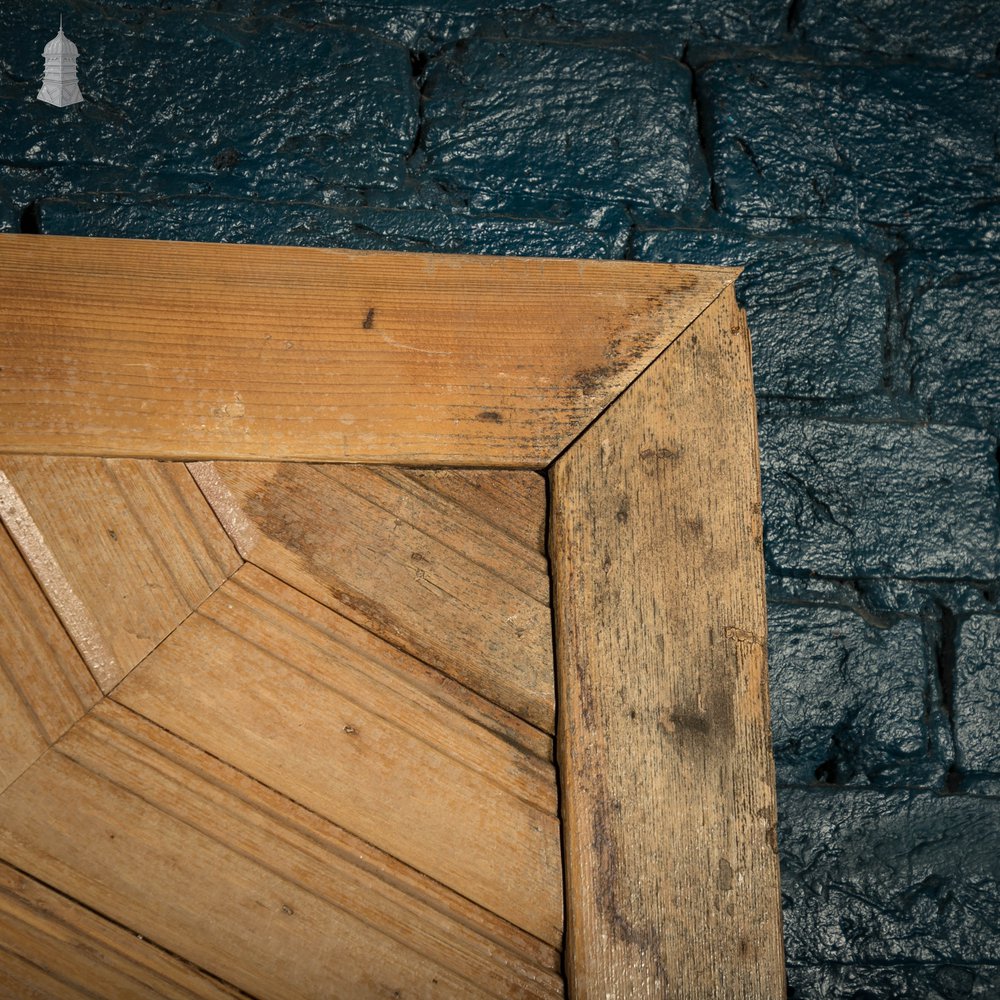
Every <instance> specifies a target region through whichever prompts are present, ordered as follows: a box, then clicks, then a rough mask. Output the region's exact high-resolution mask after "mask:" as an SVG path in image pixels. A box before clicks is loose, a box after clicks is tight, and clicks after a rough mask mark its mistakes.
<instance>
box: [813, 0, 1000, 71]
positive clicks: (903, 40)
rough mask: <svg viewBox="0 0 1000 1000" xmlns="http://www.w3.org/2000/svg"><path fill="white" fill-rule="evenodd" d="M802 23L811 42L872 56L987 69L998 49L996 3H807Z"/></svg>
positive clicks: (962, 0)
mask: <svg viewBox="0 0 1000 1000" xmlns="http://www.w3.org/2000/svg"><path fill="white" fill-rule="evenodd" d="M798 24H799V27H800V29H801V32H802V34H803V36H804V37H805V38H806V39H808V40H809V41H810V42H816V43H818V44H820V45H830V46H834V47H836V48H842V49H846V50H849V51H852V52H859V53H864V54H865V55H866V56H867V57H868V58H871V54H872V53H875V52H878V53H884V54H886V55H889V56H895V57H904V58H906V57H910V58H912V57H924V58H926V59H928V60H932V61H933V60H941V61H947V62H953V63H959V64H963V65H966V66H970V67H977V68H982V69H987V68H990V67H995V66H996V60H997V47H998V46H1000V4H998V3H996V0H907V2H906V4H905V6H902V5H901V4H900V3H899V2H898V0H804V2H803V3H802V5H801V12H800V15H799V19H798Z"/></svg>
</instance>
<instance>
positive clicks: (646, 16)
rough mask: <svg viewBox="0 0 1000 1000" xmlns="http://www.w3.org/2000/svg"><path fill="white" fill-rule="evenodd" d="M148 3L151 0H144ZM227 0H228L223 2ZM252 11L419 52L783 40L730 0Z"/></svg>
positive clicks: (760, 17) (461, 1)
mask: <svg viewBox="0 0 1000 1000" xmlns="http://www.w3.org/2000/svg"><path fill="white" fill-rule="evenodd" d="M147 2H149V3H152V2H155V0H147ZM224 2H225V3H226V4H227V5H228V4H229V3H231V2H234V0H224ZM255 10H257V11H263V12H268V13H275V14H278V15H280V16H282V17H291V18H295V19H301V20H316V21H326V20H334V21H338V22H343V23H348V24H355V25H357V24H362V25H364V26H365V28H367V29H368V30H371V31H375V32H377V33H378V34H380V35H382V36H383V37H386V38H392V39H394V40H397V41H400V42H402V43H403V44H405V45H408V46H410V47H413V48H418V49H423V50H433V49H434V48H439V47H440V46H442V45H448V44H453V43H454V41H455V40H457V39H460V38H469V37H470V36H472V35H477V36H479V37H487V38H511V39H534V40H557V41H570V42H572V43H574V44H581V43H585V44H592V45H593V44H601V43H605V44H608V43H614V44H629V45H630V46H632V47H650V46H653V47H657V48H662V49H664V50H666V51H672V52H674V54H676V55H680V53H681V52H682V50H683V48H684V46H685V45H686V44H687V43H688V42H691V41H697V42H711V43H716V44H718V43H726V42H740V43H748V44H757V45H759V44H762V43H764V42H767V41H773V42H779V41H781V40H782V39H783V38H784V37H785V33H786V32H785V28H786V21H787V4H786V3H784V2H780V0H734V2H730V3H710V4H709V3H706V4H692V3H685V2H682V0H664V2H657V0H632V2H624V3H623V2H620V0H619V2H616V0H594V2H589V0H550V2H548V3H535V4H517V3H492V4H491V3H484V2H476V0H450V2H444V3H437V4H434V5H425V4H420V3H413V2H405V0H403V2H392V0H385V2H383V3H368V2H358V3H351V2H345V3H328V2H324V0H309V2H299V0H292V2H290V0H260V2H258V3H256V4H255Z"/></svg>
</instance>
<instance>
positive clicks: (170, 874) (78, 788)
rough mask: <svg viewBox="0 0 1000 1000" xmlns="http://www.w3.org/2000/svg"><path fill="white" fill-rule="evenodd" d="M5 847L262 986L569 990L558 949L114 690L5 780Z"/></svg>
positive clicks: (510, 993) (45, 875)
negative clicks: (152, 719) (183, 736)
mask: <svg viewBox="0 0 1000 1000" xmlns="http://www.w3.org/2000/svg"><path fill="white" fill-rule="evenodd" d="M0 856H3V857H4V858H6V859H8V860H9V861H10V863H12V864H14V865H16V866H17V867H18V868H19V869H21V870H22V871H24V872H26V873H28V874H30V875H31V876H32V877H34V878H37V879H39V880H41V881H44V882H46V883H47V884H49V885H52V886H54V887H56V888H58V889H59V891H60V892H63V893H66V894H68V895H70V896H72V897H73V898H75V899H77V900H79V901H80V902H81V903H83V904H84V905H85V906H87V907H89V908H91V909H93V910H96V911H98V912H100V913H102V914H104V915H105V916H106V917H108V918H110V919H112V920H114V921H116V922H118V923H121V924H124V925H125V926H127V927H129V928H131V930H133V931H134V932H135V933H137V934H140V935H141V936H142V937H143V938H145V939H147V940H150V941H153V942H156V944H157V945H158V946H160V947H162V948H165V949H167V950H169V951H170V952H172V953H174V954H176V955H178V956H181V957H183V958H185V959H187V960H188V961H190V962H192V963H194V964H195V965H197V966H198V967H200V968H202V969H204V970H206V971H207V972H209V973H211V974H213V975H215V976H217V977H219V978H221V979H223V980H225V981H226V982H229V983H232V984H233V985H235V986H237V987H238V988H240V989H243V990H245V991H247V992H248V993H251V994H253V995H256V996H272V997H282V998H297V997H313V998H318V997H336V998H351V1000H353V998H366V997H372V998H375V997H378V998H388V997H392V996H393V995H394V991H397V992H396V994H395V995H397V996H404V997H407V998H431V997H435V998H440V997H455V998H459V997H462V998H464V997H470V998H481V997H500V998H507V997H516V998H527V997H550V998H551V997H559V996H561V994H562V985H561V981H560V978H559V976H558V974H557V969H558V956H557V955H556V953H555V952H554V950H553V949H551V948H549V947H548V946H546V945H543V944H541V943H540V942H539V941H537V940H536V939H534V938H532V937H530V936H529V935H527V934H524V933H523V932H521V931H518V930H517V929H516V928H514V927H513V926H511V925H510V924H507V923H505V922H504V921H502V920H500V919H499V918H497V917H495V916H492V915H491V914H489V913H487V912H486V911H484V910H482V909H481V908H480V907H477V906H475V905H474V904H472V903H470V902H468V901H467V900H465V899H463V898H462V897H460V896H457V895H456V894H454V893H453V892H450V891H449V890H447V889H445V888H444V887H442V886H441V885H440V884H438V883H436V882H434V881H433V880H432V879H429V878H427V877H426V876H424V875H421V874H419V873H417V872H414V871H413V870H412V869H410V868H407V867H406V866H405V865H403V864H401V863H400V862H398V861H395V860H394V859H392V858H391V857H389V856H388V855H385V854H382V853H381V852H379V851H377V850H375V849H374V848H372V847H370V846H369V845H367V844H365V843H363V842H362V841H359V840H357V839H356V838H354V837H352V836H350V835H348V834H347V833H345V832H344V831H342V830H340V829H339V828H337V827H336V826H334V825H333V824H330V823H327V822H325V821H323V820H321V819H319V818H318V817H316V816H315V815H314V814H312V813H310V812H309V811H308V810H306V809H303V808H302V807H300V806H298V805H296V804H295V803H293V802H291V801H290V800H288V799H286V798H284V797H283V796H280V795H278V794H277V793H275V792H273V791H271V790H269V789H267V788H266V787H264V786H262V785H260V784H258V783H257V782H255V781H253V780H252V779H250V778H249V777H247V776H246V775H243V774H240V773H239V772H238V771H236V770H234V769H233V768H230V767H227V766H226V765H224V764H222V763H220V762H219V761H218V760H215V759H214V758H212V757H211V756H210V755H208V754H205V753H203V752H201V751H199V750H197V749H195V748H193V747H191V746H190V745H189V744H187V743H185V742H184V741H182V740H180V739H178V738H176V737H173V736H170V735H169V734H167V733H165V732H164V731H163V730H162V729H160V728H159V727H157V726H154V725H152V724H151V723H148V722H145V721H144V720H142V719H141V718H140V717H138V716H136V715H135V714H133V713H131V712H129V711H127V710H126V709H124V708H122V707H120V706H118V705H116V704H115V703H114V702H112V701H111V700H105V701H104V702H102V703H101V704H99V705H98V706H96V707H95V708H94V709H93V710H92V712H91V713H90V715H88V716H87V717H85V718H84V719H83V720H82V721H81V722H79V723H77V725H76V726H74V727H73V729H71V730H70V732H69V733H67V735H66V736H64V737H63V739H62V740H61V741H60V742H59V743H58V744H57V745H56V746H55V747H53V748H51V749H50V750H48V751H47V752H46V753H45V754H44V755H43V756H42V757H41V758H40V760H39V761H38V762H37V763H36V764H34V765H33V766H32V767H31V768H30V769H29V770H28V771H26V772H25V773H24V774H22V775H21V777H20V778H19V779H18V780H17V781H15V782H14V784H12V785H11V786H10V788H8V789H7V791H6V792H5V793H4V795H3V796H2V797H0Z"/></svg>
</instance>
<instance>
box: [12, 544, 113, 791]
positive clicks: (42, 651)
mask: <svg viewBox="0 0 1000 1000" xmlns="http://www.w3.org/2000/svg"><path fill="white" fill-rule="evenodd" d="M100 695H101V692H100V691H99V690H98V687H97V684H96V683H95V682H94V679H93V678H92V677H91V675H90V673H89V671H88V670H87V667H86V664H85V663H84V662H83V660H81V659H80V656H79V654H78V653H77V651H76V649H75V648H74V647H73V643H72V642H71V641H70V639H69V636H68V635H67V634H66V632H65V631H64V630H63V628H62V626H61V625H60V624H59V620H58V619H57V618H56V616H55V613H54V612H53V611H52V608H51V607H50V606H49V604H48V602H47V601H46V600H45V595H44V594H43V593H42V591H41V589H40V588H39V586H38V584H37V583H36V582H35V579H34V577H33V576H32V575H31V571H30V570H29V569H28V567H27V566H26V565H25V563H24V560H23V559H22V558H21V554H20V553H19V552H18V551H17V549H16V548H15V546H14V543H13V542H12V541H11V539H10V536H9V535H8V534H7V532H6V531H5V530H4V529H3V528H2V527H0V791H2V790H3V789H4V788H6V787H7V785H8V784H10V782H11V781H13V780H14V778H16V777H17V776H18V775H19V774H20V773H21V771H23V770H24V769H25V768H26V767H27V766H28V765H29V764H31V763H32V762H33V761H34V760H35V758H37V757H38V755H39V754H40V753H41V752H42V751H43V750H44V749H45V748H46V747H47V746H48V745H49V744H50V743H52V742H53V741H54V740H56V739H58V738H59V737H60V736H61V735H62V734H63V733H64V732H65V731H66V730H67V729H68V728H69V727H70V726H71V725H72V724H73V723H74V722H75V721H76V720H77V719H79V718H80V716H82V715H83V713H84V712H85V711H86V710H87V709H88V708H90V706H91V705H93V704H94V703H95V702H96V701H97V699H98V698H99V697H100Z"/></svg>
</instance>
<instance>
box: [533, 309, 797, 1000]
mask: <svg viewBox="0 0 1000 1000" xmlns="http://www.w3.org/2000/svg"><path fill="white" fill-rule="evenodd" d="M748 344H749V334H748V332H747V329H746V326H745V321H744V320H743V318H742V313H741V311H740V310H739V308H738V306H737V305H736V301H735V297H734V296H733V293H732V290H727V291H726V292H724V293H723V294H722V295H721V296H720V297H719V299H718V300H717V301H716V302H715V303H713V304H712V305H711V306H709V307H708V308H707V309H706V310H705V312H704V313H703V314H702V315H701V316H700V317H699V318H698V319H697V320H696V321H695V322H694V323H693V324H692V325H691V327H690V329H689V330H687V331H686V332H685V334H684V336H683V337H681V338H679V340H678V341H677V343H675V344H674V346H673V348H672V349H671V350H670V351H667V352H665V353H664V354H663V355H662V356H661V357H660V358H659V359H657V360H656V361H655V362H654V363H653V364H652V365H650V367H649V369H648V370H647V371H646V372H645V374H644V375H643V377H642V378H641V379H639V380H638V381H637V382H636V383H635V384H634V385H633V386H631V387H630V388H629V389H628V390H627V391H626V392H624V393H623V394H622V395H621V396H620V397H619V398H618V399H617V400H615V402H614V403H613V404H612V405H611V407H609V409H608V411H607V412H606V413H605V414H604V416H603V417H602V419H601V422H600V424H598V425H596V426H595V427H593V428H591V429H589V430H588V431H586V432H585V433H584V434H583V435H581V437H580V438H579V440H578V441H577V442H576V444H575V445H574V447H573V448H572V449H570V451H569V452H568V453H567V454H566V455H564V456H562V457H561V458H559V459H558V460H557V461H556V462H555V464H554V465H553V469H552V482H551V485H552V537H551V552H552V561H553V576H554V580H555V593H556V597H557V607H558V608H559V613H558V615H557V625H556V635H557V645H558V649H559V705H560V732H559V738H558V750H559V760H560V763H561V764H562V765H563V767H564V771H566V772H567V773H566V775H565V777H564V781H563V785H562V793H563V808H562V817H563V823H564V835H565V838H566V857H567V871H566V889H567V894H568V896H569V899H570V901H571V906H570V913H571V914H572V916H571V918H570V920H569V921H568V925H567V941H566V948H567V955H568V960H569V961H568V967H569V968H570V969H571V970H572V972H571V974H570V977H569V978H570V983H569V985H570V988H571V990H572V991H573V995H574V996H575V997H576V996H578V997H580V998H581V1000H593V998H603V997H605V996H630V997H632V996H637V997H638V996H641V997H658V996H666V995H670V996H677V997H698V998H702V997H704V998H706V1000H707V998H713V1000H729V998H731V997H734V996H741V997H754V998H770V997H772V996H774V989H775V984H780V983H781V982H782V981H783V978H784V962H783V960H782V948H781V926H780V923H779V922H777V921H775V920H772V919H770V917H771V915H772V914H775V913H780V897H779V893H778V858H777V838H776V834H775V828H774V777H773V766H774V765H773V762H772V760H771V754H770V723H769V719H768V700H767V694H768V686H767V670H766V654H765V651H766V646H767V638H766V619H765V616H764V574H763V566H762V564H761V561H760V559H759V556H758V553H759V552H760V547H761V521H760V486H759V481H760V480H759V473H758V471H757V468H756V461H755V459H756V433H755V430H756V429H755V427H754V424H753V421H752V414H753V395H752V385H753V382H752V378H751V372H750V355H749V351H748V350H747V345H748ZM746 414H751V418H750V419H747V417H746ZM623 623H625V624H623ZM623 664H624V665H627V669H624V670H623V669H622V665H623ZM570 765H571V766H570ZM721 817H725V821H722V820H721V819H720V818H721Z"/></svg>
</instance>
